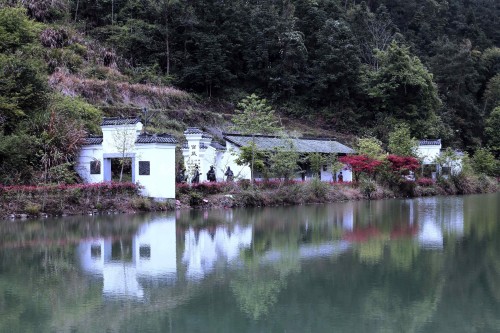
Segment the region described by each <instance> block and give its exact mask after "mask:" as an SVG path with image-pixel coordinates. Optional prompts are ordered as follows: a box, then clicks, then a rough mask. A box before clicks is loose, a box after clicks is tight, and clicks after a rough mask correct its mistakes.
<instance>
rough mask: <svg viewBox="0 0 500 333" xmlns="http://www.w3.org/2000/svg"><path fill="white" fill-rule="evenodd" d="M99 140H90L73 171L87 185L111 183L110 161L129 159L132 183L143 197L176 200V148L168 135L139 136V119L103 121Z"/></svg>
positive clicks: (140, 128) (175, 141)
mask: <svg viewBox="0 0 500 333" xmlns="http://www.w3.org/2000/svg"><path fill="white" fill-rule="evenodd" d="M101 129H102V137H89V138H87V139H86V142H85V143H84V146H83V147H82V149H81V151H80V155H79V157H78V161H77V164H76V171H77V172H78V174H79V175H80V177H82V179H83V180H84V181H85V182H87V183H98V182H103V181H111V176H112V175H111V161H112V159H122V158H130V160H131V164H132V182H133V183H139V184H140V185H141V186H143V189H142V190H141V194H142V195H144V196H148V197H152V198H158V199H166V198H175V146H176V143H177V140H176V139H175V138H174V137H172V136H171V135H169V134H153V135H152V134H147V133H142V129H143V125H142V123H141V121H140V118H104V119H103V121H102V123H101Z"/></svg>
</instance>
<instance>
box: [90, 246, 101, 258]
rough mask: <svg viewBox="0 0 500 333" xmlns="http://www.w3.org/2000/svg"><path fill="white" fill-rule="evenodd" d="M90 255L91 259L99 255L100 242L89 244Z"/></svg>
mask: <svg viewBox="0 0 500 333" xmlns="http://www.w3.org/2000/svg"><path fill="white" fill-rule="evenodd" d="M90 257H91V258H92V259H96V258H97V259H98V258H100V257H101V245H100V244H92V245H91V246H90Z"/></svg>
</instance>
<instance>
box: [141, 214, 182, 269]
mask: <svg viewBox="0 0 500 333" xmlns="http://www.w3.org/2000/svg"><path fill="white" fill-rule="evenodd" d="M141 246H149V248H150V251H151V256H150V257H149V258H141V257H140V255H139V254H140V253H139V249H140V247H141ZM134 262H135V265H136V267H137V273H138V274H140V275H144V276H163V277H167V275H172V277H174V278H175V277H176V274H177V246H176V232H175V215H173V214H171V215H168V216H166V217H161V218H158V219H156V220H154V221H152V222H150V223H148V224H143V225H142V226H141V228H140V229H139V231H138V232H137V235H136V236H135V237H134Z"/></svg>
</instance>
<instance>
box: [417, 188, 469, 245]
mask: <svg viewBox="0 0 500 333" xmlns="http://www.w3.org/2000/svg"><path fill="white" fill-rule="evenodd" d="M415 202H416V203H417V204H418V215H419V225H420V230H419V235H418V240H419V243H420V244H421V245H422V246H423V247H430V248H443V246H444V234H454V235H457V236H462V235H463V232H464V215H463V201H462V200H461V199H459V200H457V199H455V198H451V197H450V198H444V199H443V198H420V199H418V200H416V201H415Z"/></svg>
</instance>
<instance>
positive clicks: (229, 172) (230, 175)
mask: <svg viewBox="0 0 500 333" xmlns="http://www.w3.org/2000/svg"><path fill="white" fill-rule="evenodd" d="M224 175H225V176H226V181H228V182H232V181H233V177H234V174H233V170H231V168H230V167H227V170H226V172H225V173H224Z"/></svg>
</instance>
